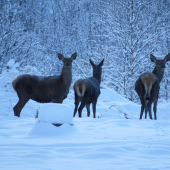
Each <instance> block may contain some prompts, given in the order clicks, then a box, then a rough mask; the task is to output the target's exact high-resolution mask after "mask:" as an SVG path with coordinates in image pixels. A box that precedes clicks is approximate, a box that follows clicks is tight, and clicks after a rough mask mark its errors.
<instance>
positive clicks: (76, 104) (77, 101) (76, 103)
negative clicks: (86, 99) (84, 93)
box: [73, 92, 80, 117]
mask: <svg viewBox="0 0 170 170" xmlns="http://www.w3.org/2000/svg"><path fill="white" fill-rule="evenodd" d="M79 102H80V99H79V97H78V95H77V93H76V92H75V103H74V104H75V108H74V114H73V117H75V115H76V112H77V108H78V105H79Z"/></svg>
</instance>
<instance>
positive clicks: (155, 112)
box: [153, 99, 157, 120]
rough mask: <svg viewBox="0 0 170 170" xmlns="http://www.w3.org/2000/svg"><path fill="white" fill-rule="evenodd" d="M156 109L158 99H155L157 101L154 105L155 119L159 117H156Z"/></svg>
mask: <svg viewBox="0 0 170 170" xmlns="http://www.w3.org/2000/svg"><path fill="white" fill-rule="evenodd" d="M156 110H157V99H155V101H154V107H153V112H154V120H156V119H157V117H156Z"/></svg>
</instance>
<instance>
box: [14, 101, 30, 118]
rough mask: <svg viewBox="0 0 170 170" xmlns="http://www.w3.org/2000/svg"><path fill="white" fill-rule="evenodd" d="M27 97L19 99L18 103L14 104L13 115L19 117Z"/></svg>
mask: <svg viewBox="0 0 170 170" xmlns="http://www.w3.org/2000/svg"><path fill="white" fill-rule="evenodd" d="M28 100H29V99H19V101H18V103H17V104H16V105H15V106H14V108H13V110H14V115H15V116H18V117H20V113H21V110H22V109H23V107H24V106H25V104H26V103H27V102H28Z"/></svg>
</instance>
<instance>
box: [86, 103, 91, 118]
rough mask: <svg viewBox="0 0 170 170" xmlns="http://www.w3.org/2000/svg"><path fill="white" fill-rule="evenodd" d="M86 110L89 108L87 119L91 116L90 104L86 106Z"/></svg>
mask: <svg viewBox="0 0 170 170" xmlns="http://www.w3.org/2000/svg"><path fill="white" fill-rule="evenodd" d="M86 108H87V117H89V116H90V104H86Z"/></svg>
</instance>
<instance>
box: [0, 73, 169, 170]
mask: <svg viewBox="0 0 170 170" xmlns="http://www.w3.org/2000/svg"><path fill="white" fill-rule="evenodd" d="M15 76H16V73H15V72H11V73H8V72H4V73H3V74H2V75H0V103H1V105H0V170H1V169H2V170H18V169H20V170H86V169H88V170H110V169H116V170H120V169H123V170H125V169H126V170H133V169H134V170H169V169H170V113H169V110H170V103H165V102H164V103H158V111H157V117H158V120H156V121H154V120H150V119H149V118H148V119H147V120H145V119H143V120H139V113H140V105H137V104H135V103H133V102H131V101H128V100H127V99H125V98H123V97H121V96H120V95H119V94H117V93H116V92H115V91H113V90H111V89H109V88H106V89H102V90H101V95H100V97H99V99H98V103H97V118H96V119H93V118H92V116H93V115H92V109H91V116H90V118H87V113H86V109H84V110H83V118H78V114H77V115H76V117H75V118H73V124H74V125H73V126H70V125H69V124H67V123H65V124H63V125H62V126H60V127H56V126H54V125H52V124H51V123H48V122H43V121H38V120H37V119H36V118H35V116H36V114H37V112H39V109H40V108H41V107H42V105H43V104H40V103H36V102H34V101H29V102H28V103H27V104H26V106H25V107H24V109H23V110H22V112H21V117H20V118H18V117H15V116H14V113H13V110H12V108H13V106H14V105H15V104H16V103H17V101H18V97H17V94H16V93H15V92H14V90H13V89H12V86H11V81H12V80H13V79H14V77H15ZM63 103H64V104H65V106H66V107H62V108H63V111H62V113H63V114H64V111H65V112H68V111H70V112H72V114H73V110H74V93H73V90H72V89H71V90H70V93H69V95H68V98H67V99H65V100H64V102H63ZM47 105H48V104H47ZM68 107H70V109H68ZM49 108H50V107H49ZM53 110H54V109H53ZM59 110H60V109H59ZM59 110H56V112H57V111H59ZM47 114H48V113H47ZM66 114H67V113H66ZM126 118H129V119H126Z"/></svg>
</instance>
